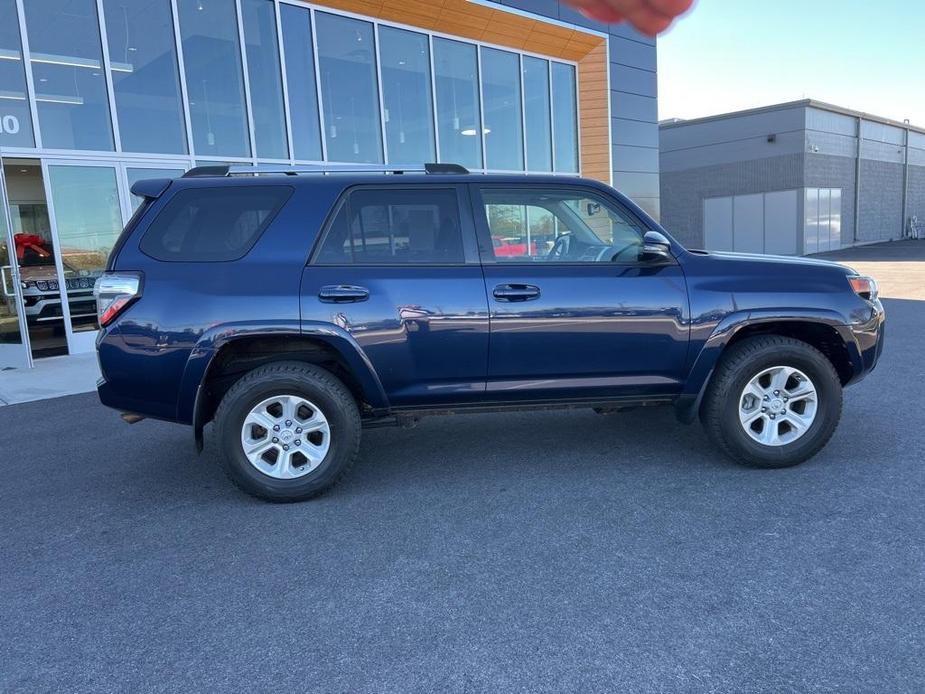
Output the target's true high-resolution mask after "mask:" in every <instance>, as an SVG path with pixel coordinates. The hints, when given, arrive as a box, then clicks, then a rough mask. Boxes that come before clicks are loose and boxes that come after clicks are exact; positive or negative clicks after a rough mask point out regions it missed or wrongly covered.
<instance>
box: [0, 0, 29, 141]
mask: <svg viewBox="0 0 925 694" xmlns="http://www.w3.org/2000/svg"><path fill="white" fill-rule="evenodd" d="M34 144H35V139H34V137H33V134H32V112H31V110H30V109H29V95H28V91H27V89H26V69H25V61H24V60H23V52H22V41H20V38H19V19H18V17H17V15H16V2H15V0H0V146H4V145H5V146H7V147H32V146H34Z"/></svg>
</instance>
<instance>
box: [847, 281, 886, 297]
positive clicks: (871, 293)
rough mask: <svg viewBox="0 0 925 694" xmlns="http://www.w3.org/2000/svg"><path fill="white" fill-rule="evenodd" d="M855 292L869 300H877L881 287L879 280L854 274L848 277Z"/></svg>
mask: <svg viewBox="0 0 925 694" xmlns="http://www.w3.org/2000/svg"><path fill="white" fill-rule="evenodd" d="M848 281H849V282H850V283H851V288H852V289H853V290H854V293H855V294H857V295H858V296H859V297H861V298H862V299H866V300H867V301H876V300H877V295H878V294H879V293H880V287H878V286H877V280H875V279H874V278H873V277H862V276H860V275H854V276H852V277H849V278H848Z"/></svg>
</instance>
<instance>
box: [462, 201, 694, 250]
mask: <svg viewBox="0 0 925 694" xmlns="http://www.w3.org/2000/svg"><path fill="white" fill-rule="evenodd" d="M469 187H470V189H471V193H470V197H471V200H472V215H473V218H474V219H475V227H476V234H477V237H478V242H479V253H480V255H481V260H482V264H483V265H496V266H503V267H517V268H539V267H563V266H574V267H588V266H591V267H608V266H613V267H649V266H651V265H652V263H651V262H648V261H644V260H635V261H630V260H619V261H618V260H610V261H607V262H602V261H597V260H570V261H565V262H563V261H561V260H560V261H543V262H525V261H518V260H508V259H506V258H504V257H501V258H498V257H496V256H495V253H494V247H493V246H492V236H491V227H490V226H489V224H488V214H487V210H486V206H485V199H484V198H483V197H482V191H483V190H484V191H491V190H504V191H518V192H523V193H533V194H535V193H536V192H537V191H540V190H543V191H550V192H559V193H569V194H574V195H576V196H578V195H580V196H581V197H591V198H594V197H597V198H601V199H603V200H606V201H607V202H608V203H609V204H610V205H612V206H613V207H614V208H615V209H616V210H617V211H618V212H620V213H621V214H623V215H625V216H626V217H627V219H629V220H630V221H634V222H636V224H638V226H639V228H640V229H641V230H642V233H643V234H645V233H646V232H647V231H657V229H653V227H652V226H651V225H649V224H647V223H646V222H645V220H644V219H642V218H641V217H640V216H639V215H637V214H636V213H635V212H633V211H632V210H631V209H630V208H629V207H627V206H626V205H624V204H623V203H622V202H621V201H620V200H619V199H617V198H616V197H614V196H613V195H610V194H609V193H607V192H605V191H602V190H599V189H598V188H596V187H594V186H589V185H583V184H580V183H579V184H576V183H533V184H524V183H511V184H505V183H470V184H469ZM666 262H667V261H665V260H661V261H659V264H661V265H664V264H666ZM671 264H677V259H676V258H675V257H674V255H673V254H672V258H671Z"/></svg>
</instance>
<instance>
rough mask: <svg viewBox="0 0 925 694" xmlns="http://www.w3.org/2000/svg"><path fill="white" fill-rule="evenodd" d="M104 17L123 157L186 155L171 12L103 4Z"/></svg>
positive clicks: (132, 1)
mask: <svg viewBox="0 0 925 694" xmlns="http://www.w3.org/2000/svg"><path fill="white" fill-rule="evenodd" d="M103 11H104V14H105V18H106V35H107V43H108V45H109V72H110V74H111V75H112V89H113V93H114V95H115V102H116V113H117V115H118V120H119V135H120V138H121V142H122V149H123V151H126V152H153V153H157V154H186V152H187V146H186V126H185V125H184V119H183V107H182V103H183V102H182V97H181V95H180V73H179V70H178V68H177V57H176V56H177V47H176V43H175V42H174V31H173V17H172V15H171V12H170V6H169V5H167V4H166V3H159V2H151V1H150V0H103Z"/></svg>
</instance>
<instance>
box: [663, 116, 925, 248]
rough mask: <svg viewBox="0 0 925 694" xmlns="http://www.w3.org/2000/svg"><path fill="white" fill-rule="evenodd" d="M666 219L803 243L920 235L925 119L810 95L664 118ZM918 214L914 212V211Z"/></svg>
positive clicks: (707, 240)
mask: <svg viewBox="0 0 925 694" xmlns="http://www.w3.org/2000/svg"><path fill="white" fill-rule="evenodd" d="M660 140H661V151H660V179H661V193H662V195H661V209H662V217H661V221H662V224H663V225H664V226H665V227H666V228H668V229H670V230H671V232H672V233H673V234H675V235H676V236H677V237H678V239H679V240H680V241H682V242H683V243H685V244H686V245H688V246H689V247H692V248H706V249H708V250H724V251H741V252H748V253H773V254H778V255H805V254H811V253H822V252H825V251H832V250H837V249H839V248H844V247H846V246H856V245H861V244H866V243H875V242H878V241H890V240H894V239H899V238H903V237H905V236H909V235H912V234H916V233H917V234H918V235H919V236H920V237H921V236H922V235H925V129H923V128H918V127H915V126H913V125H910V124H909V123H908V122H906V123H899V122H896V121H892V120H890V119H888V118H881V117H878V116H873V115H870V114H866V113H861V112H858V111H852V110H850V109H846V108H840V107H838V106H832V105H830V104H824V103H821V102H818V101H813V100H803V101H797V102H793V103H786V104H780V105H777V106H769V107H767V108H757V109H752V110H749V111H741V112H737V113H727V114H723V115H718V116H711V117H708V118H698V119H696V120H686V121H682V120H677V121H667V122H663V123H662V124H661V127H660ZM914 222H916V223H914Z"/></svg>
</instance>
